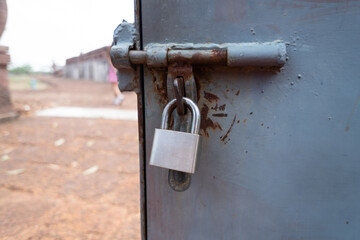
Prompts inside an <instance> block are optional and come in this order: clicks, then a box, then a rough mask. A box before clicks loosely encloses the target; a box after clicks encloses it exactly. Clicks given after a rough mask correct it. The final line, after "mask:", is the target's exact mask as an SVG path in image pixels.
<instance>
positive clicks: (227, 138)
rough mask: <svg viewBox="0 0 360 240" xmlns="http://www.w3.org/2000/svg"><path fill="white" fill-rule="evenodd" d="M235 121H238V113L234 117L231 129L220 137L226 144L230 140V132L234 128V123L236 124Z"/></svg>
mask: <svg viewBox="0 0 360 240" xmlns="http://www.w3.org/2000/svg"><path fill="white" fill-rule="evenodd" d="M235 121H236V114H235V116H234V119H233V121H232V123H231V125H230V127H229V129H228V130H227V132H226V133H225V135H223V136H221V137H220V140H221V141H222V142H224V143H225V144H226V143H228V142H229V141H230V138H229V134H230V132H231V130H232V128H233V126H234V124H235Z"/></svg>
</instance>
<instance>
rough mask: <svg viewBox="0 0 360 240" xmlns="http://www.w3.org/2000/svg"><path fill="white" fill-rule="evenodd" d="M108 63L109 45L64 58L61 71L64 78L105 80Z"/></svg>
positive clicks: (106, 79) (106, 78)
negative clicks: (64, 61)
mask: <svg viewBox="0 0 360 240" xmlns="http://www.w3.org/2000/svg"><path fill="white" fill-rule="evenodd" d="M110 64H111V63H110V47H102V48H99V49H96V50H94V51H91V52H88V53H85V54H80V56H77V57H73V58H69V59H66V65H65V67H64V70H63V72H64V75H65V77H66V78H73V79H86V80H93V81H95V82H107V81H108V73H109V68H110V67H111V65H110Z"/></svg>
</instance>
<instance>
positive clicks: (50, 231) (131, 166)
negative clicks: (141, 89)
mask: <svg viewBox="0 0 360 240" xmlns="http://www.w3.org/2000/svg"><path fill="white" fill-rule="evenodd" d="M37 78H38V79H39V80H41V81H43V82H45V83H46V84H47V85H48V88H47V89H45V90H39V91H13V92H12V99H13V103H14V106H15V109H16V110H18V111H20V112H21V113H22V114H21V117H20V118H19V119H18V120H15V121H12V122H8V123H3V124H0V239H130V240H131V239H140V205H139V192H140V190H139V167H138V166H139V161H138V137H137V122H135V121H120V120H105V119H69V118H67V119H66V118H49V117H36V116H34V111H35V110H38V109H43V108H48V107H54V106H84V107H115V106H113V105H112V104H111V102H112V98H113V96H112V95H111V88H110V86H109V84H107V83H94V82H89V81H74V80H66V79H59V78H53V77H51V76H38V77H37ZM25 105H28V106H30V111H24V106H25ZM25 108H27V107H25ZM119 108H121V109H136V95H135V94H126V99H125V101H124V103H123V105H122V106H120V107H119ZM59 139H63V140H64V141H65V142H64V143H63V144H61V145H59V146H56V144H55V142H56V141H57V140H59ZM89 168H92V169H93V170H94V169H95V170H96V168H98V170H97V171H95V170H94V171H93V172H91V171H90V170H89V171H90V173H89V172H88V174H86V172H85V173H84V171H86V170H87V169H89Z"/></svg>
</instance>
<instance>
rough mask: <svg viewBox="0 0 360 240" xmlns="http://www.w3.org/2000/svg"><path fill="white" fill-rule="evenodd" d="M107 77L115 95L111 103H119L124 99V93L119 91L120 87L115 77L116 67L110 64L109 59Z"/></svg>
mask: <svg viewBox="0 0 360 240" xmlns="http://www.w3.org/2000/svg"><path fill="white" fill-rule="evenodd" d="M108 79H109V82H110V83H111V87H112V90H113V93H114V95H115V99H114V101H113V103H114V104H115V105H120V104H121V103H122V102H123V101H124V98H125V97H124V95H123V94H122V93H121V92H120V89H119V87H118V85H117V77H116V69H115V68H114V66H113V65H112V63H111V61H109V73H108Z"/></svg>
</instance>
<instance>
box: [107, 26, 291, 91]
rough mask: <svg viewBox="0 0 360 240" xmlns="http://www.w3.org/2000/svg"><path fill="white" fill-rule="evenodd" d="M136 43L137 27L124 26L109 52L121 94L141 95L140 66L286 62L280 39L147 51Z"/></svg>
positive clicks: (156, 47) (169, 46)
mask: <svg viewBox="0 0 360 240" xmlns="http://www.w3.org/2000/svg"><path fill="white" fill-rule="evenodd" d="M135 43H136V29H135V26H134V24H132V23H127V22H123V23H121V24H120V25H119V26H118V27H117V28H116V29H115V31H114V41H113V45H112V47H111V50H110V55H111V61H112V64H113V65H114V67H115V68H117V70H118V72H117V76H118V79H119V89H120V90H121V91H135V92H139V82H138V81H139V77H138V74H137V69H136V67H137V65H146V66H147V67H149V68H167V67H170V66H171V65H172V64H175V63H179V62H181V63H186V64H189V65H219V66H228V67H245V66H258V67H282V66H283V65H284V64H285V62H286V44H285V43H284V42H282V41H280V40H276V41H273V42H266V43H257V42H255V43H223V44H214V43H206V44H193V43H185V44H177V43H168V44H148V45H147V46H146V47H145V49H146V50H135Z"/></svg>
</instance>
